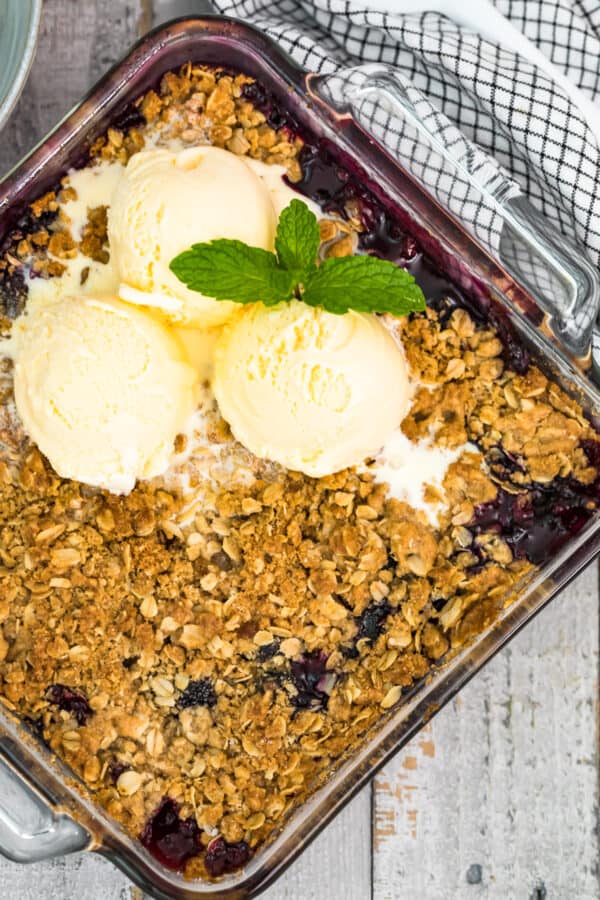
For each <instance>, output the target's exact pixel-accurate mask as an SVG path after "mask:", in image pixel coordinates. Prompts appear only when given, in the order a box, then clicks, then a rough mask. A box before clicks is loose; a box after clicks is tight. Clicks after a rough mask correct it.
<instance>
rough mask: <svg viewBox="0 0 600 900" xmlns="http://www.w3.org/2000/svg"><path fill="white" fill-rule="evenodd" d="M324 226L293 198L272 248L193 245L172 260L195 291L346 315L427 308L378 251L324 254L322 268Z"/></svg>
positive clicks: (407, 276)
mask: <svg viewBox="0 0 600 900" xmlns="http://www.w3.org/2000/svg"><path fill="white" fill-rule="evenodd" d="M319 243H320V237H319V225H318V222H317V218H316V216H315V215H314V213H312V212H311V211H310V209H309V208H308V206H307V205H306V203H303V202H302V201H301V200H292V202H291V203H290V205H289V206H287V207H286V208H285V209H284V210H283V212H282V213H281V216H280V217H279V222H278V224H277V233H276V236H275V251H276V252H275V253H270V252H269V251H267V250H262V249H260V248H259V247H250V246H248V244H244V243H243V242H242V241H232V240H227V239H219V240H215V241H209V242H207V243H203V244H193V246H192V247H191V248H190V249H189V250H185V251H184V252H183V253H180V254H179V256H176V257H175V259H174V260H172V262H171V271H172V272H174V273H175V275H176V276H177V278H178V279H179V280H180V281H182V282H183V283H184V284H185V285H186V287H188V288H190V290H192V291H198V292H199V293H201V294H204V296H205V297H214V299H215V300H232V301H234V302H236V303H258V302H260V303H264V304H265V306H275V305H276V304H277V303H281V302H282V301H285V300H291V299H293V298H296V299H298V300H303V301H304V302H305V303H307V304H308V305H309V306H317V307H321V308H322V309H325V310H327V312H330V313H335V314H336V315H343V314H344V313H347V312H348V311H349V310H356V311H357V312H368V313H391V314H392V315H395V316H404V315H407V314H408V313H410V312H417V311H419V310H422V309H425V297H424V296H423V292H422V290H421V288H420V287H419V286H418V285H417V284H416V282H415V280H414V278H413V277H412V275H411V274H410V273H409V272H406V271H405V270H404V269H401V268H400V267H399V266H396V265H395V264H394V263H391V262H388V261H387V260H383V259H379V258H378V257H375V256H345V257H337V258H332V259H326V260H325V261H324V262H322V263H321V265H319V266H317V254H318V250H319Z"/></svg>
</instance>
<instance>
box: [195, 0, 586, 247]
mask: <svg viewBox="0 0 600 900" xmlns="http://www.w3.org/2000/svg"><path fill="white" fill-rule="evenodd" d="M464 2H466V3H468V2H477V0H464ZM213 3H214V5H215V6H216V7H218V10H219V12H222V13H224V14H226V15H230V16H236V17H239V18H241V19H243V20H244V21H247V22H251V23H252V24H254V25H256V26H258V27H259V28H260V29H261V30H263V31H265V32H266V33H267V34H269V35H270V36H271V37H273V38H275V40H277V41H278V43H279V44H280V45H281V46H282V47H283V48H284V49H285V50H286V51H287V52H288V53H290V55H291V56H292V57H293V58H294V59H295V60H296V62H298V63H299V64H300V65H302V66H304V67H305V68H306V69H308V70H311V71H316V72H324V73H334V72H335V73H337V75H338V76H339V78H340V79H342V80H346V81H348V80H351V79H352V78H353V77H355V78H357V77H358V78H360V75H359V76H356V75H354V76H353V70H354V67H356V66H357V65H361V64H364V63H375V62H378V63H385V64H388V65H391V66H393V67H394V68H395V70H396V73H397V76H398V78H399V80H400V82H401V83H402V85H403V88H404V89H405V90H406V91H408V92H412V100H413V102H414V103H416V104H420V105H421V108H420V112H421V114H422V115H423V116H425V118H426V119H427V120H428V125H429V127H430V128H432V129H433V130H434V131H435V133H436V135H437V136H439V138H440V139H441V140H442V141H444V142H445V143H446V144H448V142H450V143H451V144H452V145H453V146H455V147H456V144H457V142H458V144H459V145H460V146H459V150H458V153H459V155H460V156H461V158H462V159H463V160H467V161H468V162H469V165H470V166H471V167H472V169H474V170H475V171H476V172H477V175H478V177H479V179H480V180H481V179H483V180H484V181H486V183H487V185H488V186H491V187H492V189H493V190H496V191H497V190H498V180H499V179H502V178H503V179H505V185H504V190H506V192H507V195H510V194H511V192H516V191H517V190H518V188H517V187H515V184H516V185H518V186H519V187H520V189H521V190H522V192H524V193H525V194H526V195H527V196H528V197H529V199H530V200H531V202H532V203H533V204H534V205H535V206H536V207H537V208H538V209H539V210H541V211H542V212H543V213H544V214H545V215H546V216H547V217H548V219H549V220H550V221H551V222H552V223H553V225H554V226H555V227H556V228H558V229H560V230H562V231H563V232H564V234H566V235H568V236H569V237H571V238H574V239H575V240H576V241H577V242H578V243H579V244H580V245H583V246H584V247H585V248H586V249H587V251H588V255H589V257H590V259H591V260H592V262H594V263H595V264H596V265H600V148H599V147H598V144H597V142H596V139H595V137H594V135H593V134H592V133H591V132H590V130H589V129H588V127H587V126H586V124H585V119H584V117H583V116H582V114H581V113H580V112H579V110H578V109H577V108H576V107H575V106H574V105H573V103H572V102H571V101H570V99H569V98H568V97H567V96H566V95H565V94H564V93H563V91H562V89H561V88H560V87H559V86H558V85H556V84H554V83H553V82H552V81H551V80H550V79H549V78H548V76H547V75H546V74H545V73H543V72H541V71H540V70H539V69H537V68H536V67H535V66H533V65H532V64H531V63H529V62H528V61H526V60H524V59H523V58H522V57H520V56H518V55H516V54H515V53H513V52H512V51H511V49H510V48H509V47H504V46H502V47H500V46H498V45H497V44H494V43H492V42H490V41H488V40H484V39H482V38H481V37H480V36H479V35H477V34H474V33H473V32H471V31H468V30H467V29H464V28H461V27H459V26H458V25H456V23H454V22H453V21H452V20H450V19H449V18H446V17H444V16H442V15H440V14H439V13H435V12H427V13H423V14H419V15H415V14H412V15H408V14H407V15H401V14H392V13H389V12H383V11H377V10H376V9H375V8H374V6H373V3H371V8H370V9H365V8H363V7H362V5H361V3H360V2H357V0H213ZM495 5H496V7H497V8H498V10H499V11H500V12H501V13H503V14H504V15H505V16H507V17H508V18H509V19H510V20H511V21H512V22H513V24H515V25H516V26H517V27H518V28H519V29H520V30H522V31H523V32H524V33H525V34H526V35H527V37H529V38H530V39H531V40H532V41H533V42H534V43H536V44H537V46H538V47H539V49H540V50H541V51H542V52H543V53H545V54H546V55H547V56H548V57H549V58H550V59H551V60H552V62H553V63H554V64H555V65H556V66H558V67H559V68H561V69H562V70H563V71H564V72H565V73H566V74H567V75H568V77H569V78H570V79H571V80H572V81H573V82H575V83H576V84H577V85H578V86H579V87H580V88H581V89H582V90H583V91H585V92H586V93H587V94H588V96H590V97H592V98H593V99H595V98H598V99H599V100H600V3H599V2H598V0H495ZM334 83H335V82H334ZM397 124H398V123H394V120H393V117H391V118H390V117H389V116H382V115H381V114H379V115H378V114H377V113H376V111H372V122H371V126H372V127H373V129H374V131H376V132H377V134H376V136H377V137H379V138H380V139H381V140H383V141H384V142H385V143H387V144H388V146H392V147H394V148H395V149H396V150H397V152H402V150H403V147H402V145H400V144H398V141H399V140H400V139H401V138H402V137H404V131H405V130H404V129H398V128H397V127H395V125H396V126H397ZM482 151H484V152H482ZM486 154H489V155H491V157H493V159H492V160H490V157H489V156H488V155H486ZM405 158H406V157H405ZM494 160H496V161H497V163H498V164H499V166H498V165H497V164H496V163H495V162H494ZM431 171H433V169H432V170H431ZM434 188H435V189H436V190H438V191H439V190H441V193H442V195H443V194H444V193H445V194H446V195H448V194H449V193H452V194H453V196H454V198H455V199H454V203H455V204H456V203H457V202H458V204H459V206H460V205H461V204H462V208H459V209H455V211H457V212H458V213H459V214H462V215H464V212H465V205H468V200H469V198H468V196H467V195H466V194H465V196H462V197H461V195H460V191H459V192H458V198H457V193H456V185H455V184H454V185H452V190H450V185H449V182H446V183H442V184H441V185H440V184H439V183H438V184H437V186H434ZM466 190H467V189H466V188H465V191H466ZM474 209H475V211H474V213H473V219H474V221H473V230H474V231H475V232H476V233H478V235H479V237H481V238H483V239H484V240H485V241H486V243H488V245H491V246H492V247H493V245H494V243H495V239H494V238H495V236H496V237H497V228H496V224H497V223H496V222H495V220H494V215H493V212H490V210H486V209H485V208H483V207H482V206H481V204H476V206H475V208H474Z"/></svg>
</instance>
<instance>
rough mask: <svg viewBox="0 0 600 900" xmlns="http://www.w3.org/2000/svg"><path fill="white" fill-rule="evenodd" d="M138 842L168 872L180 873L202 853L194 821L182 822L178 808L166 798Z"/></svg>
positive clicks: (198, 833) (184, 820) (172, 801)
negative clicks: (190, 861)
mask: <svg viewBox="0 0 600 900" xmlns="http://www.w3.org/2000/svg"><path fill="white" fill-rule="evenodd" d="M140 841H141V842H142V844H143V845H144V847H145V848H146V850H149V851H150V853H151V854H152V855H153V856H154V857H155V859H157V860H158V861H159V862H161V863H162V864H163V865H164V866H166V867H167V868H168V869H173V870H175V871H180V870H181V869H183V868H184V866H185V864H186V862H187V861H188V860H189V859H192V858H193V857H194V856H199V855H200V853H201V852H202V844H201V843H200V829H199V828H198V825H197V824H196V820H195V819H192V818H190V819H181V818H180V817H179V804H178V803H176V802H175V800H172V799H171V798H170V797H165V799H164V800H163V801H162V803H161V804H160V806H159V807H158V809H157V810H156V812H155V813H154V815H153V816H152V818H151V819H150V821H149V822H148V824H147V825H146V827H145V828H144V830H143V832H142V833H141V835H140Z"/></svg>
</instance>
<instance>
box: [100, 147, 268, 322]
mask: <svg viewBox="0 0 600 900" xmlns="http://www.w3.org/2000/svg"><path fill="white" fill-rule="evenodd" d="M276 227H277V215H276V212H275V208H274V206H273V203H272V200H271V196H270V193H269V191H268V189H267V187H266V186H265V184H264V183H263V181H262V180H261V178H260V177H259V176H258V175H257V174H256V172H255V171H254V170H253V169H252V168H251V167H250V166H247V165H246V164H245V163H244V162H243V160H242V159H241V158H240V157H238V156H236V155H235V154H234V153H230V152H229V151H227V150H221V149H219V148H218V147H192V148H190V149H187V150H181V151H179V152H178V153H174V152H172V151H170V150H162V149H154V150H145V151H142V152H141V153H136V154H135V155H134V156H132V157H131V159H130V160H129V162H128V163H127V168H126V169H125V173H124V175H123V178H122V180H121V182H120V184H119V186H118V190H117V191H116V194H115V197H114V199H113V203H112V205H111V207H110V210H109V213H108V237H109V242H110V248H111V254H113V255H114V259H115V260H116V265H117V269H118V272H119V277H120V281H121V286H120V288H119V295H120V297H121V298H122V299H124V300H127V301H128V302H130V303H139V304H143V305H147V306H156V307H159V308H160V309H161V311H162V312H163V313H165V314H166V315H168V316H170V317H171V318H173V319H175V320H177V321H180V322H184V323H187V324H195V325H201V326H203V327H210V326H213V325H220V324H222V323H223V322H225V321H226V320H227V319H228V318H229V317H230V316H231V314H232V313H233V311H234V310H236V309H237V308H238V307H237V304H235V303H229V302H227V301H217V300H213V299H210V298H208V297H204V296H203V295H202V294H199V293H197V292H195V291H191V290H189V288H187V287H186V286H185V285H184V284H183V283H182V282H181V281H179V279H178V278H177V276H176V275H175V274H174V273H173V272H171V270H170V268H169V264H170V262H171V261H172V260H173V258H174V257H175V256H177V255H178V254H179V253H181V252H182V251H184V250H188V249H189V248H190V247H191V246H192V244H197V243H203V242H205V241H211V240H216V239H217V238H229V239H235V240H239V241H243V242H244V243H246V244H250V245H251V246H253V247H262V248H263V249H265V250H271V249H272V248H273V243H274V239H275V230H276Z"/></svg>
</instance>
